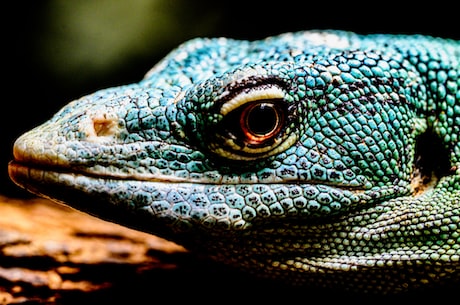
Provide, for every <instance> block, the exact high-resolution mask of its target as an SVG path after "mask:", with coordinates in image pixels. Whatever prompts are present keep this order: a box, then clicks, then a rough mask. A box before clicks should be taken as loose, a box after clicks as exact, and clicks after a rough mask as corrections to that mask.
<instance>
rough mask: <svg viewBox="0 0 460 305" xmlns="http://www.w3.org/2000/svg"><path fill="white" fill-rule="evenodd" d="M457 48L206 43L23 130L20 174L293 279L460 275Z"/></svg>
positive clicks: (448, 43)
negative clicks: (140, 76) (135, 79)
mask: <svg viewBox="0 0 460 305" xmlns="http://www.w3.org/2000/svg"><path fill="white" fill-rule="evenodd" d="M459 58H460V43H459V41H452V40H446V39H437V38H432V37H426V36H397V35H393V36H392V35H369V36H360V35H356V34H353V33H349V32H340V31H323V32H320V31H317V32H315V31H311V32H299V33H287V34H283V35H279V36H275V37H270V38H267V39H265V40H260V41H254V42H248V41H236V40H231V39H223V38H220V39H195V40H192V41H189V42H186V43H184V44H183V45H181V46H179V47H178V48H177V49H176V50H174V51H173V52H171V53H170V54H169V55H168V56H167V57H166V58H164V59H163V60H162V61H161V62H160V63H158V64H157V65H156V66H155V67H153V68H152V69H151V70H150V71H149V72H148V73H147V75H146V77H145V78H144V79H143V80H142V81H140V82H139V83H137V84H131V85H127V86H121V87H116V88H110V89H106V90H101V91H98V92H95V93H94V94H91V95H88V96H85V97H82V98H81V99H79V100H76V101H74V102H71V103H70V104H68V105H67V106H65V107H64V108H63V109H62V110H61V111H59V112H58V113H57V114H56V115H55V116H54V117H53V118H51V119H50V120H49V121H47V122H45V123H44V124H43V125H41V126H39V127H37V128H35V129H33V130H32V131H30V132H28V133H26V134H24V135H23V136H21V137H20V138H19V139H18V140H17V141H16V143H15V146H14V159H15V161H13V162H11V163H10V165H9V172H10V176H11V178H12V179H13V180H14V181H15V182H16V183H17V184H18V185H20V186H22V187H24V188H26V189H28V190H29V191H31V192H33V193H35V194H38V195H41V196H44V197H47V198H50V199H52V200H55V201H57V202H61V203H64V204H67V205H70V206H72V207H75V208H77V209H80V210H83V211H85V212H88V213H91V214H93V215H96V216H98V217H100V218H103V219H106V220H110V221H113V222H117V223H121V224H124V225H126V226H129V227H133V228H136V229H138V230H142V231H146V232H150V233H153V234H157V235H159V236H162V237H165V238H167V239H170V240H173V241H175V242H177V243H179V244H182V245H184V246H185V247H187V248H189V249H190V250H194V251H197V253H203V254H206V255H208V256H209V257H211V258H213V259H215V260H218V261H222V262H225V263H228V264H232V265H235V266H238V268H242V269H247V270H248V271H250V272H253V273H256V274H257V275H260V276H268V277H273V278H277V279H284V280H286V281H288V282H290V283H295V284H306V285H318V286H328V287H336V286H337V287H340V288H343V289H350V290H359V291H375V292H381V293H385V292H390V291H391V292H394V291H403V290H406V289H415V288H417V287H421V286H425V285H431V284H435V283H440V282H445V281H453V280H457V279H458V278H459V274H460V203H459V201H460V169H459V168H460V167H459V162H460V144H459V137H458V135H459V131H460V130H459V126H460V91H459V87H460V81H459V77H458V74H459V71H460V70H459Z"/></svg>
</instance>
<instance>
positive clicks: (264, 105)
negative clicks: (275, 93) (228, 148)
mask: <svg viewBox="0 0 460 305" xmlns="http://www.w3.org/2000/svg"><path fill="white" fill-rule="evenodd" d="M283 125H284V114H283V111H282V110H281V109H280V108H279V107H278V106H277V105H276V104H275V103H270V102H258V103H251V104H249V105H248V106H247V107H245V108H244V109H243V110H242V112H241V115H240V126H241V130H242V133H243V136H244V137H245V139H246V141H245V142H246V143H248V144H250V145H261V144H263V143H265V142H266V141H268V140H270V139H272V138H273V137H274V136H276V135H277V134H278V133H279V132H280V130H281V129H282V127H283Z"/></svg>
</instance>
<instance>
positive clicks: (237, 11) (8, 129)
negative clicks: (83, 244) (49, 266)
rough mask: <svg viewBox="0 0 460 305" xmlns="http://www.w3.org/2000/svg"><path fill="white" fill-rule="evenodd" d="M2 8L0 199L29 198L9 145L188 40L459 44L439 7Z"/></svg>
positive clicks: (454, 24)
mask: <svg viewBox="0 0 460 305" xmlns="http://www.w3.org/2000/svg"><path fill="white" fill-rule="evenodd" d="M10 2H11V3H9V4H7V5H4V6H3V8H2V15H3V16H2V18H1V20H2V21H1V22H2V27H1V28H2V36H1V38H2V51H3V52H2V54H3V57H2V58H3V59H2V62H3V63H2V74H3V75H2V78H1V80H0V84H1V91H0V92H1V99H2V103H1V108H0V109H1V110H0V113H1V114H2V117H1V119H0V135H1V143H2V144H1V145H0V162H1V164H0V194H4V195H7V196H11V197H26V196H29V195H28V194H26V192H25V191H23V190H21V189H19V188H18V187H16V186H15V185H14V184H13V183H12V182H11V181H10V180H9V178H8V173H7V164H8V161H9V160H11V158H12V145H13V142H14V140H15V139H16V138H17V137H18V136H19V135H20V134H22V133H23V132H25V131H27V130H29V129H31V128H32V127H34V126H36V125H38V124H40V123H42V122H43V121H45V120H47V119H48V118H50V117H51V115H53V114H54V113H55V112H56V111H57V110H59V109H60V108H61V107H62V106H64V105H65V104H66V103H68V102H70V101H71V100H73V99H75V98H78V97H80V96H82V95H85V94H88V93H91V92H93V91H95V90H98V89H102V88H105V87H111V86H116V85H121V84H125V83H131V82H137V81H138V80H140V79H141V78H142V77H143V75H144V73H145V72H147V71H148V70H149V68H150V67H151V66H153V65H154V64H155V63H156V62H157V61H158V60H159V59H161V58H162V57H163V56H165V55H166V54H167V53H168V52H169V51H170V50H171V49H173V48H174V47H176V46H177V45H178V44H180V43H182V42H183V41H185V40H187V39H190V38H194V37H203V36H209V37H210V36H213V37H215V36H226V37H231V38H237V39H251V40H252V39H260V38H264V37H266V36H269V35H275V34H279V33H282V32H286V31H298V30H308V29H330V28H331V29H343V30H351V31H355V32H358V33H409V34H413V33H421V34H427V35H434V36H441V37H445V38H454V39H460V30H459V26H458V16H457V9H455V8H454V7H451V6H449V4H444V3H443V2H440V1H436V2H427V3H425V4H421V3H422V2H419V3H416V4H409V3H408V4H403V2H402V1H399V2H396V1H383V2H381V1H378V2H374V1H373V2H371V1H368V2H361V3H360V2H351V1H343V2H341V3H340V2H339V3H338V4H337V3H333V2H330V1H317V2H311V1H291V0H283V1H276V2H271V1H251V0H245V1H243V0H233V1H216V0H193V1H190V0H169V1H168V0H130V1H126V0H91V1H88V0H86V1H85V0H72V1H58V0H40V1H10ZM451 3H452V2H451ZM450 5H452V4H450Z"/></svg>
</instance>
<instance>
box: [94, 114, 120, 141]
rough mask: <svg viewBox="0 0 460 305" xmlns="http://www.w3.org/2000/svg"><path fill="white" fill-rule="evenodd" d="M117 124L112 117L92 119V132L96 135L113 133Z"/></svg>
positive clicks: (105, 135)
mask: <svg viewBox="0 0 460 305" xmlns="http://www.w3.org/2000/svg"><path fill="white" fill-rule="evenodd" d="M117 125H118V124H117V120H115V119H113V118H103V119H99V118H95V119H93V128H94V132H95V133H96V136H98V137H107V136H112V135H114V134H115V132H116V130H117Z"/></svg>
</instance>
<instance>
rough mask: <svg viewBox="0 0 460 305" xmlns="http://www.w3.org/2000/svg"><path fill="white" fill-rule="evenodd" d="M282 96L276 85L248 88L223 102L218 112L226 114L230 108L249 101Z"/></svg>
mask: <svg viewBox="0 0 460 305" xmlns="http://www.w3.org/2000/svg"><path fill="white" fill-rule="evenodd" d="M284 96H285V93H284V91H283V90H282V89H281V88H280V87H278V86H276V85H265V86H260V87H254V88H250V89H249V90H246V91H242V92H241V93H240V94H238V95H236V96H235V97H233V98H232V99H230V100H229V101H227V102H225V103H224V104H223V105H222V107H221V108H220V113H221V114H222V115H226V114H227V113H229V112H231V111H232V110H235V109H236V108H238V107H240V106H241V105H244V104H246V103H249V102H254V101H256V100H266V99H282V98H283V97H284Z"/></svg>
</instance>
